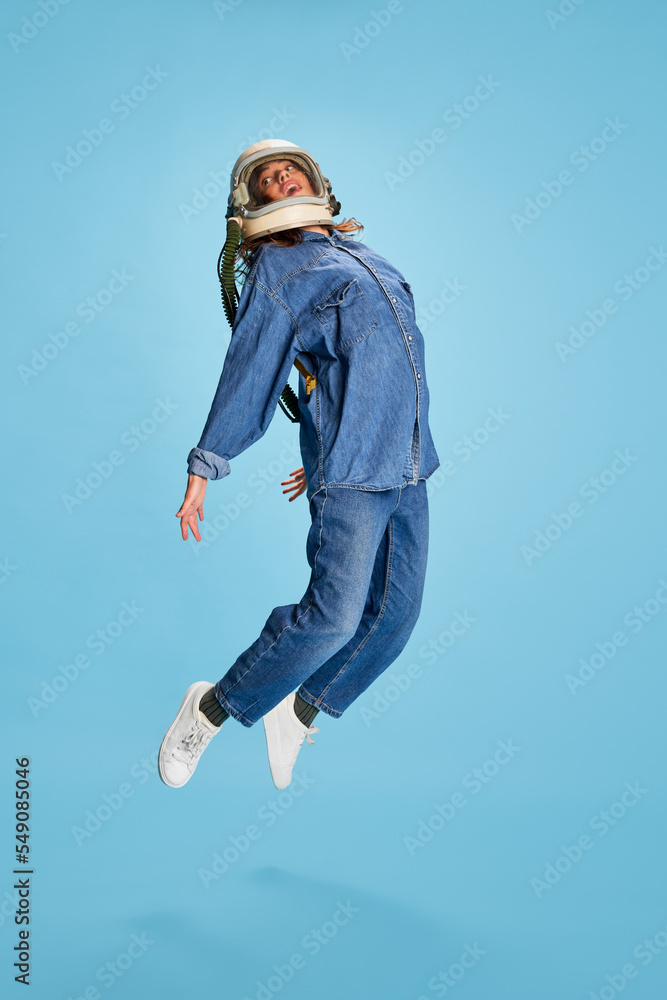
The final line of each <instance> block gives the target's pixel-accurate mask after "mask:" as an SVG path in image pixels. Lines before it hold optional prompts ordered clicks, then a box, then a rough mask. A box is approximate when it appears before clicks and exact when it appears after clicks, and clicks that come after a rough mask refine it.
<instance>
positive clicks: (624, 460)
mask: <svg viewBox="0 0 667 1000" xmlns="http://www.w3.org/2000/svg"><path fill="white" fill-rule="evenodd" d="M637 461H638V456H637V455H633V454H631V451H630V449H629V448H626V449H625V450H624V451H621V450H620V448H617V449H616V451H615V452H614V458H613V459H612V461H611V462H610V464H609V467H608V468H606V469H603V470H602V472H599V473H598V474H597V475H596V476H591V478H590V479H587V480H586V482H585V483H582V485H581V486H580V487H579V496H581V497H583V498H584V500H587V501H588V504H589V506H592V505H593V504H596V503H597V502H598V500H599V499H600V497H601V496H603V495H604V494H605V493H607V492H608V491H609V490H610V489H611V488H612V486H614V485H615V484H616V483H617V482H618V480H619V479H620V478H621V477H622V476H624V475H625V474H626V472H627V471H628V469H630V468H632V466H633V465H634V464H635V462H637ZM586 510H587V508H586V507H583V506H582V505H581V504H580V503H579V502H578V501H577V500H573V501H572V502H571V503H569V504H568V505H567V510H565V511H561V512H559V513H558V514H552V515H551V520H550V521H549V523H548V524H547V525H546V527H545V528H544V530H542V529H538V530H536V532H535V537H534V538H533V542H532V545H522V546H521V549H520V551H521V555H522V556H523V559H524V562H525V563H526V566H532V565H533V563H534V562H535V560H536V559H541V558H542V556H543V555H544V554H545V553H546V552H548V551H549V549H551V548H552V547H553V546H554V545H555V543H556V542H557V541H558V540H559V539H561V538H562V537H563V535H564V534H565V532H567V531H569V530H570V528H571V527H572V525H573V524H574V522H575V521H576V520H579V519H580V518H582V517H583V516H584V514H585V513H586Z"/></svg>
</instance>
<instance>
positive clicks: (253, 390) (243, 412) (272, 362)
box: [188, 281, 301, 479]
mask: <svg viewBox="0 0 667 1000" xmlns="http://www.w3.org/2000/svg"><path fill="white" fill-rule="evenodd" d="M300 350H301V348H300V347H299V344H298V341H297V333H296V325H295V323H294V320H293V319H292V316H291V315H290V313H289V312H288V311H287V309H286V308H285V307H284V306H283V305H282V303H281V302H279V300H278V299H276V298H274V297H273V296H272V295H271V294H270V293H269V292H268V291H266V290H265V289H264V288H263V287H262V286H261V285H257V284H255V283H249V282H248V281H246V283H245V285H244V286H243V290H242V292H241V298H240V300H239V304H238V309H237V313H236V317H235V320H234V327H233V331H232V338H231V341H230V344H229V347H228V349H227V354H226V355H225V361H224V365H223V369H222V374H221V376H220V380H219V382H218V387H217V389H216V392H215V396H214V398H213V403H212V404H211V409H210V411H209V415H208V418H207V420H206V424H205V426H204V430H203V432H202V436H201V438H200V439H199V442H198V444H197V447H196V448H193V449H192V450H191V451H190V453H189V455H188V472H189V473H191V474H194V475H196V476H203V477H204V478H205V479H222V478H223V477H224V476H226V475H228V474H229V472H230V466H229V462H230V459H232V458H235V457H236V456H237V455H240V454H241V452H243V451H245V450H246V449H247V448H249V447H250V445H252V444H254V443H255V441H258V440H259V439H260V438H261V437H262V436H263V435H264V434H265V433H266V431H267V430H268V427H269V424H270V423H271V420H272V418H273V415H274V413H275V411H276V407H277V406H278V400H279V398H280V394H281V392H282V391H283V389H284V387H285V383H286V382H287V380H288V378H289V374H290V369H291V366H292V364H293V362H294V358H295V357H296V355H297V354H298V353H299V351H300Z"/></svg>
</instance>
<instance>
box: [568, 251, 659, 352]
mask: <svg viewBox="0 0 667 1000" xmlns="http://www.w3.org/2000/svg"><path fill="white" fill-rule="evenodd" d="M666 262H667V252H665V248H664V247H663V246H662V244H661V245H660V247H649V253H648V257H647V258H646V260H645V261H644V263H643V264H640V265H639V267H636V268H635V269H634V271H631V272H630V274H627V273H626V274H624V275H623V277H621V278H619V279H618V281H615V282H614V286H613V287H614V291H615V292H616V294H617V295H618V297H619V298H620V300H621V302H629V301H630V299H631V298H632V297H633V296H634V295H635V294H636V293H637V292H638V291H640V289H642V288H643V287H644V286H645V285H646V283H647V282H648V281H650V280H651V278H652V277H653V275H654V274H655V273H656V271H659V270H660V269H661V268H662V267H663V266H664V264H665V263H666ZM618 309H619V303H618V302H617V301H616V300H615V299H612V298H608V299H605V300H604V302H602V303H601V304H600V305H599V306H597V307H595V308H594V309H587V310H586V319H585V320H583V321H582V322H581V323H579V325H578V326H574V325H572V326H570V327H569V329H568V332H569V334H570V336H569V337H568V339H567V341H565V342H563V341H561V340H557V341H556V343H555V344H554V347H555V348H556V354H557V355H558V357H559V358H560V360H561V361H562V363H563V364H565V362H566V361H567V360H568V358H570V357H572V355H574V354H576V353H577V351H580V350H581V348H582V347H583V346H584V345H585V344H587V343H588V341H589V340H590V339H591V338H592V337H594V336H595V334H596V333H597V332H598V330H601V329H602V327H603V326H605V324H606V323H607V320H608V319H609V317H610V316H613V315H614V314H615V313H617V312H618Z"/></svg>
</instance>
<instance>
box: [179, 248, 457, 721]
mask: <svg viewBox="0 0 667 1000" xmlns="http://www.w3.org/2000/svg"><path fill="white" fill-rule="evenodd" d="M302 235H303V237H304V240H303V243H301V244H299V245H297V246H295V247H278V246H276V245H275V244H264V245H262V246H261V248H260V249H259V250H258V252H257V253H256V255H255V258H254V260H253V263H252V266H251V269H250V271H249V273H248V276H247V277H246V280H245V283H244V286H243V289H242V292H241V296H240V300H239V304H238V309H237V313H236V318H235V321H234V329H233V335H232V339H231V342H230V345H229V348H228V351H227V354H226V357H225V362H224V366H223V370H222V375H221V377H220V381H219V383H218V387H217V390H216V393H215V397H214V399H213V403H212V406H211V410H210V412H209V415H208V419H207V421H206V424H205V427H204V430H203V433H202V436H201V438H200V440H199V443H198V445H197V447H196V448H193V449H192V450H191V451H190V454H189V455H188V472H190V473H193V474H195V475H198V476H203V477H205V478H207V479H221V478H223V477H224V476H226V475H228V474H229V471H230V465H229V462H230V460H231V459H233V458H234V457H235V456H236V455H239V454H240V453H241V452H243V451H244V450H245V449H246V448H249V447H250V445H251V444H253V443H254V442H255V441H257V440H258V439H259V438H261V437H262V435H263V434H264V433H265V432H266V430H267V429H268V426H269V424H270V422H271V419H272V417H273V415H274V413H275V410H276V408H277V405H278V399H279V397H280V394H281V392H282V390H283V388H284V386H285V383H286V382H287V380H288V378H289V375H290V370H291V367H292V364H293V361H294V358H295V357H296V358H298V359H299V360H300V361H301V362H302V363H303V364H304V365H305V367H306V368H307V369H308V371H310V372H311V373H312V374H313V375H315V377H316V379H317V383H316V385H315V387H314V388H313V389H312V390H311V392H310V393H309V394H308V392H307V389H306V380H305V378H304V377H303V376H301V375H300V376H299V394H298V398H299V410H300V416H301V420H300V424H299V439H300V447H301V456H302V460H303V465H304V470H305V474H306V480H307V491H306V497H307V499H308V502H309V504H310V514H311V526H310V530H309V533H308V538H307V543H306V556H307V559H308V563H309V565H310V567H311V577H310V582H309V585H308V587H307V589H306V593H305V594H304V596H303V597H302V599H301V601H300V603H299V604H289V605H285V606H282V607H277V608H274V610H273V611H272V612H271V615H270V616H269V618H268V619H267V621H266V624H265V626H264V628H263V629H262V632H261V634H260V636H259V637H258V639H257V640H256V641H255V642H254V643H253V644H252V645H251V646H250V647H249V648H248V649H247V650H245V652H243V653H242V654H241V655H240V656H239V657H238V659H237V660H236V662H235V663H234V664H233V665H232V667H231V668H230V669H229V670H228V671H227V673H226V674H225V676H224V677H223V678H222V679H221V680H220V681H219V682H218V683H217V685H216V688H215V691H216V695H217V697H218V699H219V701H220V703H221V705H222V706H223V707H224V708H225V709H226V710H227V711H228V712H229V713H230V715H233V716H234V718H236V719H238V720H239V721H240V722H242V723H243V724H244V725H246V726H251V725H253V724H254V723H255V722H257V721H258V720H259V719H261V717H262V716H263V715H265V714H266V712H268V711H269V710H270V709H271V708H273V707H274V706H275V705H277V704H278V702H280V701H281V700H282V699H283V698H284V697H285V696H286V695H287V694H289V693H290V691H293V690H294V689H295V688H297V687H299V685H300V687H299V694H300V695H301V696H302V698H303V699H304V700H305V701H307V702H309V703H310V704H312V705H315V706H316V707H317V708H319V709H321V710H322V711H324V712H326V713H328V714H329V715H331V716H334V717H338V716H340V715H341V714H342V712H343V711H344V710H345V709H346V708H347V707H348V705H349V704H350V703H351V702H352V701H353V700H354V699H355V698H357V697H358V696H359V695H360V694H361V693H362V692H363V691H364V690H365V689H366V688H367V687H368V686H369V684H371V683H372V682H373V681H374V680H375V678H376V677H377V676H378V675H379V674H380V673H381V672H382V671H383V670H385V669H386V668H387V667H388V666H389V665H390V664H391V663H392V662H393V661H394V660H395V659H396V657H397V656H398V655H399V654H400V652H401V651H402V649H403V648H404V646H405V644H406V643H407V641H408V638H409V637H410V634H411V632H412V629H413V628H414V625H415V622H416V621H417V618H418V616H419V610H420V606H421V599H422V592H423V584H424V575H425V571H426V559H427V549H428V501H427V496H426V483H425V480H426V479H427V478H428V477H429V476H430V475H431V474H432V473H433V472H434V471H435V470H436V469H437V468H438V466H439V464H440V463H439V460H438V455H437V453H436V450H435V446H434V443H433V440H432V437H431V432H430V429H429V425H428V403H429V394H428V386H427V382H426V373H425V370H424V341H423V337H422V334H421V332H420V331H419V328H418V327H417V324H416V320H415V310H414V301H413V298H412V292H411V290H410V285H409V284H408V282H407V281H406V280H405V279H404V278H403V276H402V275H401V273H400V272H399V271H398V270H397V269H396V268H395V267H393V266H392V265H391V264H390V263H389V261H387V260H385V259H384V258H383V257H381V256H380V255H379V254H377V253H375V252H374V251H373V250H371V248H370V247H368V246H366V245H364V244H362V243H358V242H353V241H352V240H350V239H345V238H343V237H341V236H340V235H339V234H338V233H337V232H336V231H335V230H334V231H333V232H332V234H331V235H325V234H324V233H313V232H308V231H305V230H304V231H303V233H302Z"/></svg>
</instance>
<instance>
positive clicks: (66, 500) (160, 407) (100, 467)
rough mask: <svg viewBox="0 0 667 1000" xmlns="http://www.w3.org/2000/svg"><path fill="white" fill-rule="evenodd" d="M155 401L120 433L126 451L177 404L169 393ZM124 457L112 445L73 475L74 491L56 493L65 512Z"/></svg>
mask: <svg viewBox="0 0 667 1000" xmlns="http://www.w3.org/2000/svg"><path fill="white" fill-rule="evenodd" d="M155 403H156V406H155V407H154V408H153V409H152V411H151V413H150V416H148V417H144V419H143V420H142V421H141V422H140V423H138V424H132V426H131V427H129V428H128V429H127V430H126V431H123V433H122V434H121V436H120V443H121V445H122V446H123V448H124V449H125V450H126V452H129V453H132V452H135V451H137V449H138V448H140V447H141V445H142V444H143V443H144V442H145V441H148V440H149V439H150V438H152V437H153V435H154V434H155V432H156V431H157V429H158V427H159V426H160V424H163V423H164V422H165V420H168V419H169V417H170V416H171V415H172V413H174V411H175V410H177V409H178V405H177V404H176V403H172V402H171V400H170V399H169V396H167V398H166V399H160V398H157V399H156V400H155ZM125 458H126V455H125V454H123V451H122V450H120V449H119V448H114V449H113V451H111V452H109V454H108V456H107V457H106V458H103V459H102V460H101V461H96V462H93V467H92V470H91V471H90V472H88V473H86V474H85V476H77V478H76V479H75V481H74V482H75V485H74V492H73V493H61V495H60V499H61V500H62V502H63V505H64V507H65V510H66V511H67V513H68V514H71V513H72V511H74V509H75V508H76V507H80V506H81V505H82V504H84V503H85V502H86V500H89V499H90V498H91V497H92V495H93V493H94V492H95V491H96V490H99V488H100V486H102V484H103V483H105V482H107V481H108V480H109V479H111V477H112V476H113V474H114V472H115V471H116V469H117V468H118V467H119V466H120V465H123V464H124V462H125Z"/></svg>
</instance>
